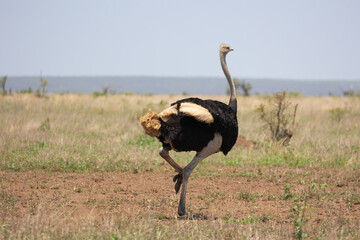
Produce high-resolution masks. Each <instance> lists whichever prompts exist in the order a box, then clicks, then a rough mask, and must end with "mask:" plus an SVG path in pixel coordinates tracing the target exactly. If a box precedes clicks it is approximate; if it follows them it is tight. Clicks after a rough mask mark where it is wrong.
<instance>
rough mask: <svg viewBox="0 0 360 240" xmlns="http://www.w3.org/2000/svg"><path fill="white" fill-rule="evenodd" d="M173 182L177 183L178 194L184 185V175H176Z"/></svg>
mask: <svg viewBox="0 0 360 240" xmlns="http://www.w3.org/2000/svg"><path fill="white" fill-rule="evenodd" d="M173 181H174V182H175V192H176V194H177V193H178V192H179V190H180V187H181V184H182V174H181V173H179V174H178V175H175V176H174V178H173Z"/></svg>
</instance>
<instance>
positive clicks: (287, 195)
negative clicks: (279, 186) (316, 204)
mask: <svg viewBox="0 0 360 240" xmlns="http://www.w3.org/2000/svg"><path fill="white" fill-rule="evenodd" d="M284 193H285V194H284V197H283V199H284V200H288V199H290V198H292V197H293V194H292V193H291V191H290V185H289V184H286V185H285V186H284Z"/></svg>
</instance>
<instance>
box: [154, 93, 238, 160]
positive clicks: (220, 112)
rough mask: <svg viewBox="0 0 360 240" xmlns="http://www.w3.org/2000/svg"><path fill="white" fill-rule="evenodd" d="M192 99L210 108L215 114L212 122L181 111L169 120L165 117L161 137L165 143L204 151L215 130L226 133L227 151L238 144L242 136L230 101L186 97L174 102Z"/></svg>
mask: <svg viewBox="0 0 360 240" xmlns="http://www.w3.org/2000/svg"><path fill="white" fill-rule="evenodd" d="M185 102H191V103H195V104H198V105H200V106H202V107H204V108H206V109H207V110H208V111H209V112H210V114H211V115H212V116H213V118H214V122H212V123H210V124H208V123H204V122H201V121H199V120H197V119H196V118H194V117H192V116H187V115H185V114H183V113H181V112H179V113H178V114H177V115H174V116H173V117H172V118H171V119H170V120H168V121H167V122H164V121H161V127H160V131H161V136H160V137H159V140H160V141H161V142H162V143H163V145H164V147H168V148H171V149H173V150H175V151H197V152H199V151H201V150H202V149H203V148H204V147H205V146H207V145H208V143H209V142H210V141H211V140H212V139H213V138H214V134H215V133H220V135H221V136H222V145H221V148H220V151H222V152H223V153H224V154H225V155H226V154H227V153H228V152H229V151H230V150H231V148H232V147H233V146H234V144H235V142H236V139H237V136H238V124H237V118H236V113H235V112H234V111H233V110H232V109H231V108H230V107H229V106H228V105H226V104H224V103H222V102H219V101H215V100H202V99H199V98H186V99H182V100H179V101H177V102H174V103H172V104H171V106H173V105H176V104H177V105H178V109H179V107H180V104H181V103H185Z"/></svg>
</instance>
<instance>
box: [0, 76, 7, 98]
mask: <svg viewBox="0 0 360 240" xmlns="http://www.w3.org/2000/svg"><path fill="white" fill-rule="evenodd" d="M6 80H7V76H3V77H2V78H1V80H0V86H1V92H2V95H4V96H5V95H6V94H7V92H6V89H5V84H6Z"/></svg>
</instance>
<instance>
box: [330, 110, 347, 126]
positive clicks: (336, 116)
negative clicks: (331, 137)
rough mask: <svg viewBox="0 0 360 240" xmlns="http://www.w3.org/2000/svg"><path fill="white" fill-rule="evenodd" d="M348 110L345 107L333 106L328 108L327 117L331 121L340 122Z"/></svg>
mask: <svg viewBox="0 0 360 240" xmlns="http://www.w3.org/2000/svg"><path fill="white" fill-rule="evenodd" d="M348 112H349V111H348V110H347V109H346V108H340V107H337V108H333V109H330V110H329V117H330V119H331V120H333V121H336V122H340V121H341V120H342V119H343V118H344V117H345V115H346V114H347V113H348Z"/></svg>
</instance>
